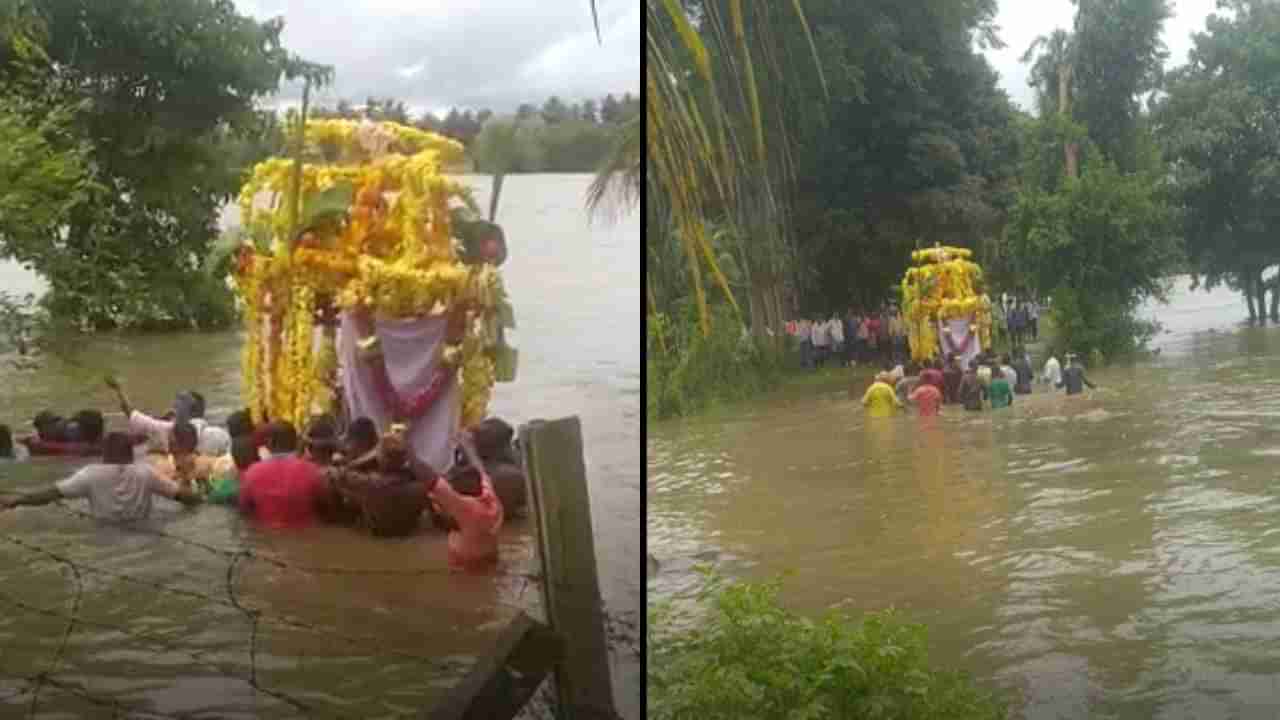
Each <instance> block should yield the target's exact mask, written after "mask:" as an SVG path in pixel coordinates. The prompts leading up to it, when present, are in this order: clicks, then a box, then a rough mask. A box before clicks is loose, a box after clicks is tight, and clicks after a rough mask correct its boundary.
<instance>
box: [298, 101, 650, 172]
mask: <svg viewBox="0 0 1280 720" xmlns="http://www.w3.org/2000/svg"><path fill="white" fill-rule="evenodd" d="M639 112H640V99H639V98H638V97H636V96H634V95H632V94H631V93H625V94H624V95H622V97H621V98H619V97H616V96H614V95H612V94H609V95H606V96H605V97H604V98H603V99H601V100H599V101H596V100H591V99H588V100H584V101H582V102H580V103H568V102H565V101H564V100H561V99H560V98H558V97H554V96H553V97H551V98H549V99H548V100H547V101H546V102H544V103H543V104H542V106H541V107H538V106H535V105H533V104H531V103H525V104H523V105H521V106H520V107H519V108H518V109H517V110H516V112H515V115H514V116H506V117H503V118H498V117H497V116H496V115H495V113H494V112H493V111H492V110H490V109H481V110H459V109H457V108H454V109H452V110H450V111H449V113H448V114H447V115H445V116H444V117H440V116H438V115H436V114H434V113H431V112H428V113H426V114H424V115H421V116H419V117H416V118H415V117H413V116H412V115H411V113H410V112H409V108H408V107H407V106H406V105H405V103H404V101H401V100H396V99H394V98H377V97H371V98H368V99H367V100H366V101H365V103H364V104H363V105H356V104H355V103H353V102H351V101H349V100H342V101H339V102H338V104H337V105H336V106H332V107H324V106H322V107H318V108H316V109H315V110H314V116H315V117H329V118H334V117H336V118H350V119H356V118H364V117H368V118H369V119H371V120H375V121H385V120H389V121H392V122H398V123H401V124H404V125H413V126H415V127H419V128H422V129H423V130H430V131H432V132H438V133H440V134H442V135H447V136H448V137H451V138H454V139H455V140H458V141H459V142H461V143H462V144H463V145H465V146H466V147H467V150H468V153H469V155H470V156H471V157H472V159H473V160H474V161H475V163H476V166H475V170H476V171H477V172H489V171H491V170H492V168H487V167H485V164H486V163H485V155H484V153H476V152H474V150H475V149H476V147H477V140H478V139H479V138H480V137H481V134H482V132H483V131H484V128H485V125H486V124H490V123H495V124H506V125H508V126H510V125H515V126H516V127H517V128H518V129H519V133H518V134H517V135H518V137H519V138H520V139H519V145H520V148H519V150H518V151H517V152H516V153H515V155H514V160H513V162H512V166H511V168H510V169H509V170H508V171H509V172H517V173H519V172H526V173H533V172H595V171H596V170H597V169H598V168H599V167H600V165H601V163H602V162H603V161H604V159H605V158H606V157H607V156H608V155H609V153H610V151H611V150H612V149H613V148H614V146H615V144H616V143H617V137H618V128H619V126H621V125H622V124H623V123H624V122H625V121H627V120H629V119H631V118H633V117H635V116H636V115H638V114H639Z"/></svg>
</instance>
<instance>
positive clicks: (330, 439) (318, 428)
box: [306, 415, 338, 465]
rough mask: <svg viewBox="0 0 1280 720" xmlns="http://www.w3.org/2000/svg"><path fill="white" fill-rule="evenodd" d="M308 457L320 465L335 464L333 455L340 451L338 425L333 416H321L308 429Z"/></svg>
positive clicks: (313, 420)
mask: <svg viewBox="0 0 1280 720" xmlns="http://www.w3.org/2000/svg"><path fill="white" fill-rule="evenodd" d="M306 445H307V457H308V458H310V459H311V461H312V462H315V463H317V464H320V465H328V464H330V463H332V462H333V454H334V453H335V452H337V450H338V424H337V422H336V421H335V420H334V419H333V416H332V415H319V416H316V417H315V418H314V419H312V421H311V426H310V427H308V428H307V437H306Z"/></svg>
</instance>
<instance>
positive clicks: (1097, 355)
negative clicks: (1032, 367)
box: [1050, 287, 1159, 366]
mask: <svg viewBox="0 0 1280 720" xmlns="http://www.w3.org/2000/svg"><path fill="white" fill-rule="evenodd" d="M1136 310H1137V308H1136V303H1132V306H1129V307H1125V306H1124V305H1123V304H1118V303H1114V302H1111V303H1108V302H1105V301H1103V300H1100V299H1098V298H1096V297H1091V296H1090V295H1089V294H1087V293H1078V292H1076V291H1075V290H1072V289H1070V288H1065V287H1064V288H1059V289H1058V290H1057V291H1056V292H1054V294H1053V309H1052V310H1050V314H1051V316H1052V318H1053V324H1054V328H1055V332H1054V333H1053V335H1052V339H1051V348H1050V349H1051V350H1052V351H1053V352H1055V353H1057V355H1058V357H1063V356H1064V355H1065V354H1066V353H1068V352H1074V353H1076V354H1077V355H1079V356H1080V358H1081V360H1087V361H1088V362H1089V364H1090V365H1093V366H1096V365H1101V364H1102V363H1103V362H1104V359H1105V358H1117V357H1126V356H1130V355H1132V354H1133V353H1135V352H1137V351H1139V350H1141V349H1142V348H1143V347H1144V346H1145V344H1146V342H1147V341H1148V340H1150V339H1151V337H1152V336H1154V335H1155V333H1156V330H1157V329H1158V327H1159V326H1158V325H1157V324H1156V323H1154V322H1150V321H1146V320H1142V319H1140V318H1139V317H1138V316H1137V312H1136Z"/></svg>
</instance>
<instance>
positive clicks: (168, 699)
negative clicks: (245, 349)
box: [0, 175, 642, 719]
mask: <svg viewBox="0 0 1280 720" xmlns="http://www.w3.org/2000/svg"><path fill="white" fill-rule="evenodd" d="M470 182H471V183H472V184H473V185H474V186H475V188H476V190H477V196H478V197H477V199H478V200H479V201H480V203H481V205H482V206H483V207H488V189H489V182H488V179H487V178H471V179H470ZM589 182H590V178H589V177H586V176H574V175H543V176H513V177H510V178H508V180H507V183H506V186H505V188H504V190H503V196H502V206H501V208H500V209H499V213H498V220H499V221H500V222H502V223H503V225H504V226H505V227H506V228H507V234H508V239H509V243H510V246H511V255H510V259H509V260H508V263H507V265H506V266H505V268H504V270H505V277H506V283H507V287H508V290H509V292H510V294H511V296H512V298H513V301H514V303H515V305H516V314H517V321H518V324H519V328H518V330H517V332H516V334H515V338H514V340H515V342H516V344H518V346H519V348H520V370H519V377H518V380H517V381H516V382H515V383H512V384H509V385H499V386H498V387H497V389H496V391H495V397H494V400H493V403H492V406H491V411H492V412H493V413H494V414H496V415H499V416H501V417H504V418H506V419H507V420H508V421H510V422H512V424H517V423H520V422H524V421H527V420H530V419H533V418H555V417H562V416H566V415H571V414H576V415H579V416H580V417H581V418H582V423H583V431H584V435H585V452H586V456H587V458H586V459H587V469H588V473H589V477H590V483H591V493H592V516H593V521H594V525H595V535H596V553H597V557H598V560H599V566H600V580H601V586H602V587H601V589H602V593H603V595H604V599H605V603H606V607H607V610H608V612H609V613H610V616H611V618H612V620H613V621H612V623H611V633H612V634H613V635H614V636H615V639H616V640H617V642H616V644H615V648H614V656H613V670H614V685H615V694H616V695H617V696H618V704H619V709H620V710H621V711H622V712H623V714H624V716H625V717H627V718H629V719H635V718H639V717H640V711H639V697H640V670H639V661H638V656H637V653H636V650H635V645H634V642H635V640H636V635H637V632H638V631H636V630H635V629H634V628H635V627H636V624H637V621H638V617H639V612H640V605H641V600H640V597H641V595H640V592H641V587H640V580H641V573H642V568H641V563H640V492H641V490H640V457H639V456H640V442H639V417H640V415H639V414H640V412H641V410H640V369H639V364H640V344H639V342H640V341H639V333H638V332H637V328H638V326H639V322H640V316H639V308H640V290H639V288H640V270H639V250H640V245H639V225H640V223H639V218H638V215H633V216H631V217H629V218H627V219H625V220H623V221H621V222H619V223H617V224H596V225H592V224H590V223H589V222H588V218H587V216H586V215H585V213H584V212H583V210H582V207H583V197H584V193H585V191H586V187H587V185H588V183H589ZM232 217H233V215H232ZM0 289H3V290H7V291H9V292H13V293H22V292H27V291H36V292H38V291H39V290H40V289H41V284H40V282H39V280H38V279H36V278H33V277H32V276H31V275H30V274H29V273H26V272H24V271H22V270H21V269H19V268H16V267H14V266H12V265H7V266H2V267H0ZM239 348H240V337H239V334H238V333H226V334H202V335H195V334H193V335H177V336H175V335H166V336H155V337H129V338H122V337H111V336H106V337H96V338H93V339H90V340H88V341H86V342H85V343H84V345H83V347H82V348H81V350H80V352H79V353H78V354H77V355H76V356H75V357H73V358H70V362H65V363H64V362H61V361H53V362H51V363H50V364H49V365H48V366H45V367H42V368H40V369H38V370H29V369H17V368H15V367H13V365H12V362H11V360H12V358H0V388H2V389H0V398H3V403H2V404H0V421H4V422H8V423H10V424H12V425H15V426H17V425H21V424H24V423H25V422H26V421H27V420H29V418H31V417H32V416H33V415H34V414H35V413H36V412H38V411H39V410H41V409H44V408H54V409H58V410H60V411H62V412H63V413H64V414H69V413H71V412H74V411H75V410H76V409H79V408H81V407H98V408H101V409H103V410H108V409H110V408H112V407H113V401H112V399H111V396H110V395H109V393H108V392H107V391H106V390H105V389H104V388H103V387H102V386H101V377H102V375H103V374H104V373H105V372H108V371H110V372H115V373H118V374H119V375H120V377H121V379H122V381H123V382H124V383H125V385H126V387H127V388H128V390H129V392H130V395H131V396H132V399H133V400H134V402H135V404H136V405H138V406H140V407H145V408H151V409H154V410H156V411H160V410H163V409H164V408H165V407H167V406H168V404H169V403H170V402H171V401H172V396H173V394H174V393H175V392H176V391H178V390H181V389H184V388H188V387H194V388H197V389H200V390H202V391H203V392H204V393H205V395H206V397H207V398H208V400H209V405H210V412H209V414H210V416H211V417H212V418H214V419H220V418H221V417H223V416H224V415H225V414H226V413H228V412H230V411H232V410H234V409H235V408H236V407H238V406H239V405H240V404H241V403H240V400H239V385H240V371H239ZM110 419H111V421H112V423H113V424H115V425H119V424H121V423H122V418H121V417H120V416H119V413H118V412H116V413H115V415H114V416H113V417H111V418H110ZM73 469H74V465H71V464H68V463H66V462H60V461H50V460H37V461H33V462H31V463H25V464H18V465H9V466H0V493H8V492H13V491H15V490H32V489H37V488H40V487H43V486H46V485H47V483H49V482H52V481H53V480H56V479H58V478H61V477H64V476H65V475H66V474H68V473H69V472H70V471H71V470H73ZM159 503H161V504H158V506H157V516H158V517H156V518H155V519H153V521H152V523H151V525H150V526H148V527H147V528H145V530H146V531H147V532H131V533H121V532H118V531H117V532H109V531H107V530H104V529H101V528H95V527H94V526H93V525H92V524H91V523H88V522H86V521H85V520H83V519H81V518H79V517H75V516H73V515H71V514H69V513H68V512H67V511H65V510H61V509H59V508H57V507H53V506H50V507H46V508H24V509H20V510H17V511H14V512H9V513H4V514H0V717H10V716H15V715H17V716H22V714H23V713H25V712H26V710H27V708H28V707H29V706H30V705H31V699H32V693H31V692H29V690H30V689H31V688H30V686H29V685H25V684H23V683H22V682H21V681H20V680H18V679H17V678H19V677H24V676H34V675H37V674H39V673H42V672H45V671H50V672H51V673H53V677H54V679H55V680H57V681H59V682H62V683H69V684H71V685H72V686H73V689H72V690H67V689H61V688H57V687H50V686H48V685H46V686H44V687H42V688H41V690H40V700H39V705H38V708H39V710H40V711H41V713H42V714H41V715H40V717H49V718H56V717H98V716H102V715H103V714H104V713H105V715H106V716H110V710H109V709H107V708H106V706H99V705H95V704H94V702H95V701H96V702H99V703H102V702H107V701H108V700H110V701H114V702H118V703H120V704H121V705H122V706H124V707H126V708H141V709H146V710H150V711H153V712H160V713H170V714H181V713H205V714H204V715H203V717H219V718H222V717H228V718H235V717H240V718H258V717H262V718H275V717H281V718H283V717H300V716H301V717H318V718H324V717H353V718H395V717H404V716H410V715H413V716H416V714H417V713H418V712H420V711H421V709H423V708H425V707H428V706H429V705H430V704H432V703H433V702H435V701H438V700H439V699H440V697H441V694H442V692H443V691H444V690H446V689H447V688H449V687H450V686H452V685H453V684H454V683H456V682H457V680H458V678H459V676H460V673H461V672H462V671H464V670H465V668H466V667H467V665H468V664H469V663H470V662H472V661H473V660H474V658H475V656H476V655H477V654H478V653H482V652H484V651H485V650H486V649H487V648H489V647H491V646H492V643H493V642H494V639H495V636H496V633H497V632H498V631H499V630H500V628H501V627H502V625H503V624H504V623H505V622H506V621H507V620H509V619H510V618H511V616H512V615H513V614H514V613H515V612H516V611H517V610H519V609H526V610H530V611H533V612H540V611H539V610H538V606H539V604H540V599H539V591H538V588H537V586H536V584H531V583H530V582H529V581H528V580H527V579H526V576H527V574H529V573H531V572H533V571H535V570H536V559H535V556H534V541H533V536H532V530H531V527H530V523H529V521H517V522H514V523H510V524H509V527H508V528H507V529H506V530H505V531H504V536H503V547H502V558H503V568H502V572H501V573H499V574H498V575H495V576H491V577H478V578H477V577H463V576H455V575H450V574H449V573H448V572H445V571H444V569H445V567H446V558H445V542H444V537H443V536H440V535H437V534H434V533H426V532H424V533H422V534H419V535H418V536H416V537H414V538H411V539H408V540H404V541H385V540H373V539H370V538H366V537H364V536H361V535H359V534H357V533H355V532H354V531H349V530H345V529H341V528H325V527H321V528H315V529H313V530H309V531H306V532H302V533H297V534H293V535H272V534H264V533H259V532H256V531H255V530H254V529H253V528H250V527H248V526H246V525H245V524H244V523H242V522H241V521H240V519H239V518H238V517H237V516H236V514H235V513H233V512H231V511H229V510H226V509H223V508H218V507H203V508H200V509H199V510H198V511H195V512H184V511H181V510H179V509H176V507H175V506H172V505H170V504H169V503H167V502H166V501H159ZM158 533H165V534H167V535H169V536H172V537H165V536H162V535H159V534H158ZM15 540H18V541H23V542H26V543H29V544H30V545H32V546H36V547H39V548H44V549H45V550H48V551H52V552H53V553H55V554H56V555H58V556H60V557H66V558H69V559H71V560H73V561H75V562H76V563H78V564H82V565H83V566H84V569H82V570H81V571H80V572H81V575H82V578H81V580H82V582H83V586H84V591H83V593H81V594H80V595H81V600H80V602H79V608H78V612H77V613H75V616H76V617H77V618H78V620H77V623H76V624H75V625H73V626H72V627H71V629H70V632H69V633H68V632H67V628H68V620H67V617H66V616H68V615H71V614H72V608H73V607H74V606H75V602H76V596H77V592H76V587H77V584H76V581H75V578H74V573H73V572H72V571H70V570H68V569H67V566H66V564H65V563H60V562H58V561H56V560H55V559H52V558H50V557H49V556H48V555H47V554H41V553H40V552H39V551H38V550H32V549H30V548H27V547H23V546H21V545H19V544H17V543H15ZM186 541H194V542H195V543H200V544H203V545H208V546H212V548H213V549H212V550H211V549H209V548H205V547H201V546H200V545H197V544H193V543H191V542H186ZM243 549H248V550H250V551H252V552H254V553H257V554H258V555H260V556H262V558H265V559H262V558H249V559H244V558H242V559H241V560H239V561H236V562H235V568H234V572H231V573H229V572H228V571H229V566H231V565H232V561H233V560H234V555H235V552H237V551H240V550H243ZM216 550H226V551H228V552H216ZM334 569H337V570H349V569H359V570H361V571H362V573H350V572H334V571H333V570H334ZM321 570H323V571H321ZM122 575H123V576H125V577H121V576H122ZM229 577H230V578H231V581H230V582H229V580H228V578H229ZM148 583H150V585H149V584H148ZM157 585H158V586H160V587H155V586H157ZM161 588H166V589H161ZM237 604H238V605H240V606H241V607H243V608H246V609H247V611H248V612H246V611H245V610H241V609H240V608H238V607H237ZM255 612H256V613H260V620H259V622H258V623H257V629H256V632H255V629H254V623H253V622H252V619H251V617H250V614H251V613H255ZM64 636H65V641H64ZM64 642H65V647H64V648H63V650H62V652H59V648H60V647H61V646H62V645H63V643H64ZM55 658H57V660H56V662H57V663H58V665H57V666H56V667H54V666H53V665H52V663H54V662H55ZM251 673H256V680H257V683H258V685H259V687H260V688H262V689H263V691H255V690H254V689H253V687H251V686H250V684H249V683H248V682H246V678H248V677H250V675H251ZM23 690H27V691H28V692H22V691H23ZM270 692H278V693H283V694H287V695H289V696H291V697H292V698H294V699H296V700H297V701H301V702H302V703H303V704H304V705H305V707H306V708H308V709H307V710H300V709H299V708H298V706H295V705H290V704H288V701H285V700H281V699H279V698H278V697H276V696H272V695H271V694H269V693H270ZM14 693H19V694H16V695H14ZM84 695H89V696H92V698H86V697H83V696H84ZM10 696H12V697H10Z"/></svg>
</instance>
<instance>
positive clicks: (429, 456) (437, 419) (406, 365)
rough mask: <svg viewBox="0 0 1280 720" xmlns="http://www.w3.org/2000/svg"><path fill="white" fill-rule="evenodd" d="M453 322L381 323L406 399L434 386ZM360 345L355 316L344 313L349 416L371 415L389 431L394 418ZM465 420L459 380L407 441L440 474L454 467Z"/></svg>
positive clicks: (386, 353)
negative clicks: (456, 440) (455, 440)
mask: <svg viewBox="0 0 1280 720" xmlns="http://www.w3.org/2000/svg"><path fill="white" fill-rule="evenodd" d="M447 323H448V320H447V319H446V318H445V317H443V316H441V317H426V318H415V319H411V320H377V321H375V323H374V324H375V328H376V331H377V333H378V338H379V339H380V340H381V342H382V357H383V359H384V361H385V362H386V364H387V375H388V376H389V377H390V378H391V385H392V387H394V388H395V389H396V391H397V392H398V393H400V395H401V396H402V397H405V398H408V397H410V396H411V395H413V394H414V393H416V392H418V391H419V390H421V389H425V388H426V387H427V386H428V384H429V383H430V382H431V375H432V373H433V372H434V371H435V368H436V362H437V358H439V356H440V349H441V345H442V344H443V343H444V338H445V327H446V325H447ZM358 341H359V338H358V337H357V333H356V330H355V324H354V323H353V321H352V319H351V316H350V313H343V314H342V330H341V332H340V333H339V340H338V358H339V361H340V362H341V363H342V391H343V395H344V396H345V398H346V403H347V412H348V414H349V415H350V418H351V419H352V420H354V419H356V418H359V417H367V418H369V419H370V420H373V422H374V424H375V425H377V426H378V432H379V433H382V432H386V431H387V429H388V428H389V427H390V425H391V416H390V414H389V413H388V412H386V410H385V408H384V404H383V401H382V397H381V396H380V394H379V393H378V386H377V385H376V384H375V383H374V380H373V374H372V372H371V371H370V369H369V366H368V364H367V363H365V362H364V361H362V360H361V359H360V357H359V355H358V347H357V345H356V343H357V342H358ZM461 416H462V402H461V398H460V396H459V389H458V381H457V378H455V379H454V380H453V381H451V382H450V383H449V386H448V387H447V388H446V389H445V391H444V392H443V393H442V394H441V396H440V397H439V398H438V399H437V400H436V402H435V404H434V405H433V406H432V407H431V409H430V410H428V411H427V412H426V413H425V414H424V415H423V416H422V417H420V418H418V419H417V420H416V421H414V422H413V423H412V424H410V426H409V434H408V437H407V438H406V440H407V443H408V444H409V446H410V447H411V448H412V449H413V451H414V454H415V455H417V457H418V458H419V459H421V460H423V461H424V462H427V463H429V464H430V465H431V466H432V467H434V468H435V469H436V470H439V471H440V472H444V471H445V470H447V469H449V467H450V466H451V465H453V433H454V431H455V430H456V429H457V427H458V423H459V422H460V421H461Z"/></svg>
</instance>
